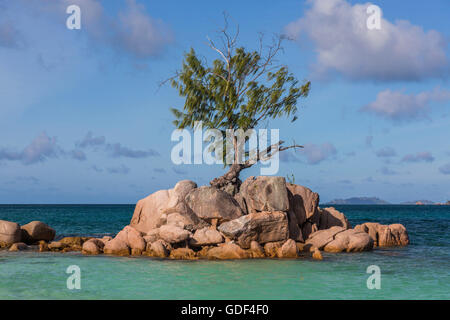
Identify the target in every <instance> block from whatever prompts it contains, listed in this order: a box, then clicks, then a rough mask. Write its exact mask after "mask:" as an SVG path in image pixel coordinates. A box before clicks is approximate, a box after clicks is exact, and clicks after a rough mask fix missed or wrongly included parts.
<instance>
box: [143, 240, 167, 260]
mask: <svg viewBox="0 0 450 320" xmlns="http://www.w3.org/2000/svg"><path fill="white" fill-rule="evenodd" d="M147 252H148V254H149V255H150V256H152V257H158V258H166V257H168V256H169V253H170V247H169V245H168V244H167V243H166V242H165V241H164V240H157V241H155V242H153V243H151V244H150V248H148V249H147Z"/></svg>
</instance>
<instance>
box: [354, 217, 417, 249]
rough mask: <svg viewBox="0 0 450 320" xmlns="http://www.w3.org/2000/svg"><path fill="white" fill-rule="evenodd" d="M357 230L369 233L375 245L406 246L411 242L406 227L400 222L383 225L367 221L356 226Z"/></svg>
mask: <svg viewBox="0 0 450 320" xmlns="http://www.w3.org/2000/svg"><path fill="white" fill-rule="evenodd" d="M355 230H358V231H361V232H365V233H367V234H368V235H369V236H370V237H371V238H372V240H373V242H374V246H375V247H391V246H406V245H408V244H409V236H408V232H407V231H406V228H405V227H404V226H403V225H401V224H398V223H397V224H391V225H382V224H379V223H374V222H366V223H363V224H361V225H357V226H355Z"/></svg>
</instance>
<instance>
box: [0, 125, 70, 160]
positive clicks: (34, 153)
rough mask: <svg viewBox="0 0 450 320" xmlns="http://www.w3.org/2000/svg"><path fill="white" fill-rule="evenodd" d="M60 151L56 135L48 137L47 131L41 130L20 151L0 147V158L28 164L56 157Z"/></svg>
mask: <svg viewBox="0 0 450 320" xmlns="http://www.w3.org/2000/svg"><path fill="white" fill-rule="evenodd" d="M61 153H63V151H62V149H61V148H60V147H59V146H58V145H57V143H56V137H49V136H48V135H47V133H45V132H42V133H41V134H39V135H38V136H37V137H36V138H35V139H34V140H33V141H32V142H31V143H30V144H29V145H28V146H26V147H25V148H24V149H23V150H22V151H19V152H17V151H11V150H8V149H6V148H0V160H9V161H21V162H22V163H23V164H26V165H30V164H35V163H38V162H44V161H45V160H47V159H48V158H56V157H58V155H59V154H61Z"/></svg>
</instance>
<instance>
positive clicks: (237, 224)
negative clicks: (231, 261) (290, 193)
mask: <svg viewBox="0 0 450 320" xmlns="http://www.w3.org/2000/svg"><path fill="white" fill-rule="evenodd" d="M218 230H219V231H220V232H222V233H223V234H224V235H225V236H227V237H229V238H230V239H234V240H236V242H237V243H238V244H239V245H240V246H241V247H242V248H249V247H250V243H251V242H252V241H257V242H258V243H260V244H264V243H266V242H275V241H283V240H286V239H287V238H288V235H289V230H288V221H287V217H286V213H285V212H281V211H275V212H255V213H250V214H248V215H245V216H242V217H240V218H238V219H234V220H232V221H229V222H225V223H222V224H221V225H220V226H219V227H218Z"/></svg>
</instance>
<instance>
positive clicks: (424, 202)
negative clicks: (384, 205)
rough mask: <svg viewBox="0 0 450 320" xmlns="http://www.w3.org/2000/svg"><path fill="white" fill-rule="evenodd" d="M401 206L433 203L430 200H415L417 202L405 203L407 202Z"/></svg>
mask: <svg viewBox="0 0 450 320" xmlns="http://www.w3.org/2000/svg"><path fill="white" fill-rule="evenodd" d="M401 204H425V205H427V204H435V203H434V202H433V201H430V200H417V201H407V202H403V203H401Z"/></svg>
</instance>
